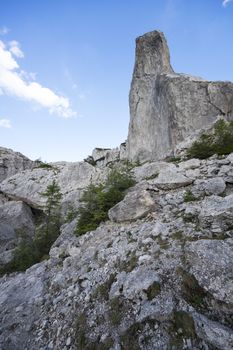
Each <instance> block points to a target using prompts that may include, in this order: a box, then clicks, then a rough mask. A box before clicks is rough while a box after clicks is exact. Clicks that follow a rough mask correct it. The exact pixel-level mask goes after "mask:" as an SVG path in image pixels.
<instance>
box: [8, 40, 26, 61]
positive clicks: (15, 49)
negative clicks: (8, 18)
mask: <svg viewBox="0 0 233 350" xmlns="http://www.w3.org/2000/svg"><path fill="white" fill-rule="evenodd" d="M9 51H10V52H11V53H12V54H13V55H14V56H15V57H18V58H23V57H24V53H23V51H22V50H21V48H20V44H19V42H18V41H16V40H12V41H10V42H9Z"/></svg>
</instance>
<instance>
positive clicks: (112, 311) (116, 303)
mask: <svg viewBox="0 0 233 350" xmlns="http://www.w3.org/2000/svg"><path fill="white" fill-rule="evenodd" d="M108 315H109V320H110V322H111V324H112V325H113V326H119V324H120V323H121V321H122V319H123V316H124V304H123V300H121V299H120V297H115V298H113V299H111V300H110V302H109V312H108Z"/></svg>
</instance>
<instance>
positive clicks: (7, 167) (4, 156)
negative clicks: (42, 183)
mask: <svg viewBox="0 0 233 350" xmlns="http://www.w3.org/2000/svg"><path fill="white" fill-rule="evenodd" d="M34 164H35V163H34V162H33V161H32V160H30V159H28V158H27V157H25V156H24V155H23V154H21V153H19V152H14V151H12V150H11V149H8V148H3V147H0V182H2V181H3V180H5V179H6V178H8V177H10V176H12V175H14V174H17V173H18V172H20V171H23V170H26V169H32V168H33V166H34Z"/></svg>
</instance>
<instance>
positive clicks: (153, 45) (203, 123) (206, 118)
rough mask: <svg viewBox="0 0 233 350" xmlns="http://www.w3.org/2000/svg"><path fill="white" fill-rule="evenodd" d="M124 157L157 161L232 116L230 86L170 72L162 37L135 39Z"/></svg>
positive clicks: (155, 33) (232, 86)
mask: <svg viewBox="0 0 233 350" xmlns="http://www.w3.org/2000/svg"><path fill="white" fill-rule="evenodd" d="M129 104H130V125H129V133H128V158H129V159H130V160H132V161H137V160H140V161H151V160H158V159H161V158H163V157H165V156H167V155H171V154H172V153H173V150H174V148H175V146H176V145H177V144H178V143H179V142H181V141H183V140H184V139H185V138H186V137H187V136H189V135H191V134H192V133H193V132H194V131H197V130H199V129H202V128H204V127H207V126H209V125H211V124H212V123H213V122H214V121H215V120H216V119H217V117H218V116H224V117H227V118H228V119H230V118H231V117H232V116H233V84H232V83H230V82H210V81H205V80H202V79H201V78H196V77H192V76H188V75H184V74H176V73H174V71H173V69H172V67H171V65H170V55H169V49H168V46H167V43H166V39H165V37H164V35H163V33H161V32H158V31H153V32H150V33H147V34H145V35H143V36H141V37H139V38H137V40H136V62H135V67H134V73H133V79H132V83H131V90H130V96H129Z"/></svg>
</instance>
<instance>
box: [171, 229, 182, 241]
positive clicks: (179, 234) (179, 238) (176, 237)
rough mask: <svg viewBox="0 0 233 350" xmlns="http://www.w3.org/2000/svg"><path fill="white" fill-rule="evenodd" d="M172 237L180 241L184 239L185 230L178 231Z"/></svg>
mask: <svg viewBox="0 0 233 350" xmlns="http://www.w3.org/2000/svg"><path fill="white" fill-rule="evenodd" d="M172 238H173V239H175V240H177V241H179V240H181V239H183V232H182V231H176V232H174V233H173V234H172Z"/></svg>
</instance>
